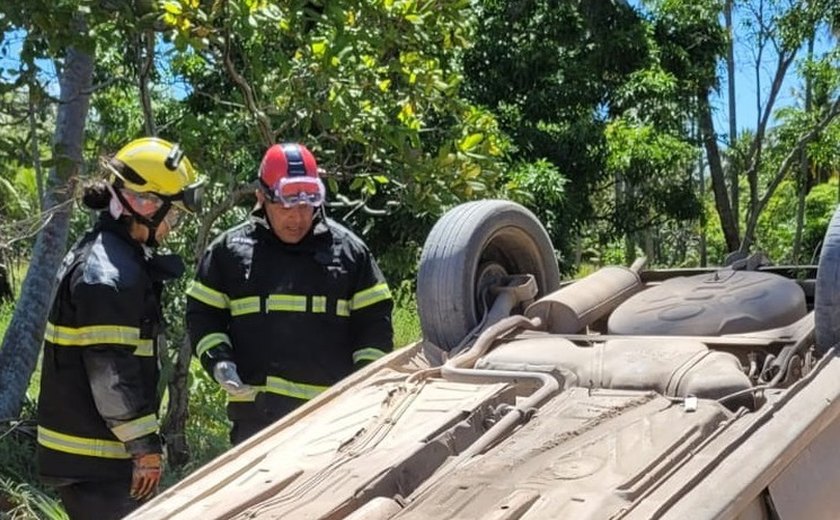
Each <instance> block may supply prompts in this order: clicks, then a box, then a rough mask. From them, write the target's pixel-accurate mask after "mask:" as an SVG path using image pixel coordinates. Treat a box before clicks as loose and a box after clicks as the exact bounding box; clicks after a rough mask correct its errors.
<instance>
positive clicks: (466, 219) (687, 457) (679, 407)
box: [132, 201, 840, 520]
mask: <svg viewBox="0 0 840 520" xmlns="http://www.w3.org/2000/svg"><path fill="white" fill-rule="evenodd" d="M838 215H840V212H838V214H835V216H834V219H833V220H832V222H831V225H830V227H829V230H828V233H827V234H826V239H825V241H824V245H823V248H822V252H821V256H820V262H819V265H818V266H772V265H767V262H766V261H765V259H763V258H762V257H760V256H754V257H749V258H743V259H741V260H739V261H736V262H734V263H733V264H732V265H729V266H727V267H724V268H716V269H681V270H648V269H645V264H644V261H639V262H637V263H635V264H634V265H632V266H630V267H619V266H612V267H605V268H602V269H600V270H598V271H596V272H594V273H593V274H591V275H589V276H587V277H585V278H582V279H579V280H576V281H573V282H569V283H561V281H560V277H559V274H558V271H557V264H556V261H555V257H554V251H553V248H552V246H551V244H550V242H549V240H548V236H547V234H546V232H545V230H544V229H543V227H542V226H541V224H540V223H539V222H538V221H537V220H536V218H535V217H534V216H533V215H532V214H531V213H530V212H528V211H527V210H526V209H524V208H522V207H521V206H518V205H516V204H514V203H511V202H507V201H479V202H471V203H467V204H463V205H461V206H457V207H456V208H454V209H452V210H451V211H450V212H448V213H447V214H445V215H444V216H443V217H442V218H441V220H440V221H438V223H437V224H436V225H435V227H434V229H433V230H432V232H431V234H430V235H429V237H428V239H427V241H426V244H425V246H424V250H423V255H422V258H421V264H420V271H419V276H418V282H417V286H418V289H417V300H418V306H419V312H420V320H421V325H422V329H423V336H424V339H423V341H420V342H418V343H416V344H414V345H411V346H409V347H406V348H404V349H401V350H398V351H396V352H393V353H392V354H390V355H388V356H386V357H384V358H382V359H380V360H378V361H377V362H375V363H373V364H371V365H369V366H368V367H366V368H365V369H363V370H362V371H360V372H358V373H355V374H353V375H352V376H351V377H349V378H347V379H345V380H344V381H342V382H340V383H339V384H337V385H335V386H334V387H332V388H331V389H330V390H328V391H327V392H324V393H323V394H321V395H320V396H319V397H317V398H316V399H314V400H312V401H311V402H309V403H307V404H306V405H305V406H303V407H302V408H300V409H298V410H297V411H295V412H294V413H292V414H290V415H289V416H287V417H285V418H283V419H281V420H280V421H278V422H277V423H275V424H274V425H272V426H271V427H269V428H267V429H265V430H264V431H262V432H261V433H260V434H258V435H257V436H255V437H253V438H251V439H250V440H249V441H247V442H246V443H245V444H243V445H240V446H237V447H235V448H233V449H231V450H230V451H228V452H227V453H225V454H223V455H222V456H220V457H218V458H217V459H215V460H213V461H212V462H210V463H209V464H207V465H206V466H204V467H203V468H201V469H199V470H198V471H196V472H195V473H193V474H192V475H190V476H189V477H187V478H186V479H185V480H183V481H182V482H180V483H178V484H177V485H175V486H173V487H172V488H170V489H168V490H166V491H165V492H164V493H163V494H162V495H161V496H159V497H157V498H156V499H155V500H153V501H152V502H150V503H148V504H146V505H145V506H144V507H143V508H141V509H140V510H138V511H136V512H135V513H134V514H133V515H132V518H173V519H175V518H178V519H181V518H183V519H195V518H202V519H206V520H210V519H215V518H242V519H245V518H261V519H263V518H265V519H268V518H284V519H324V520H326V519H336V520H337V519H348V520H362V519H364V520H386V519H394V520H406V519H429V520H430V519H439V518H458V519H475V520H514V519H516V520H519V519H522V520H536V519H555V518H576V519H582V518H592V519H607V518H609V519H613V518H615V519H618V518H627V519H646V518H674V519H685V518H691V519H706V518H740V519H764V518H767V519H770V518H783V519H788V518H792V519H802V518H808V519H820V518H837V517H838V516H840V493H836V492H835V490H836V489H837V486H838V485H840V450H837V449H836V445H837V443H838V442H840V417H839V416H840V399H838V398H840V361H838V359H837V358H836V357H835V355H834V347H835V344H836V343H837V342H838V340H840V294H838V293H840V291H838V288H840V216H838Z"/></svg>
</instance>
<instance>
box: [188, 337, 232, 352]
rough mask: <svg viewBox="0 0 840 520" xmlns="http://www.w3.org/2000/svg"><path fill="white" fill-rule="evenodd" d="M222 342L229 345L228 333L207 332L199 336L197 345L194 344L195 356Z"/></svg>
mask: <svg viewBox="0 0 840 520" xmlns="http://www.w3.org/2000/svg"><path fill="white" fill-rule="evenodd" d="M222 343H224V344H225V345H230V337H228V335H227V334H225V333H224V332H213V333H212V334H208V335H206V336H204V337H203V338H201V341H199V342H198V345H196V346H195V356H196V357H198V358H200V357H201V355H202V354H204V353H205V352H207V351H208V350H210V349H211V348H213V347H215V346H216V345H220V344H222Z"/></svg>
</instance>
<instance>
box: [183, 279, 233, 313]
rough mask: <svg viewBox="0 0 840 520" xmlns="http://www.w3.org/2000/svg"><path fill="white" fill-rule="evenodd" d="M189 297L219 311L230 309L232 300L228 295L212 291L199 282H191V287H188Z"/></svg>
mask: <svg viewBox="0 0 840 520" xmlns="http://www.w3.org/2000/svg"><path fill="white" fill-rule="evenodd" d="M187 296H190V297H192V298H195V299H196V300H198V301H200V302H201V303H206V304H207V305H209V306H211V307H216V308H218V309H227V308H229V307H230V300H229V299H228V297H227V295H226V294H224V293H220V292H219V291H217V290H215V289H211V288H210V287H207V286H206V285H204V284H202V283H201V282H199V281H198V280H193V281H192V282H190V285H189V287H187Z"/></svg>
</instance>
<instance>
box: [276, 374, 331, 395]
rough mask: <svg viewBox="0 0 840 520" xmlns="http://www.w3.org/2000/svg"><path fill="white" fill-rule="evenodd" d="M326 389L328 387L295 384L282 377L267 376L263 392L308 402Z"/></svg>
mask: <svg viewBox="0 0 840 520" xmlns="http://www.w3.org/2000/svg"><path fill="white" fill-rule="evenodd" d="M327 388H329V387H328V386H320V385H309V384H306V383H295V382H293V381H288V380H286V379H283V378H282V377H274V376H268V377H267V378H266V382H265V387H264V388H263V390H265V391H266V392H271V393H273V394H279V395H285V396H287V397H294V398H296V399H303V400H304V401H308V400H309V399H312V398H313V397H315V396H317V395H318V394H320V393H321V392H323V391H324V390H326V389H327Z"/></svg>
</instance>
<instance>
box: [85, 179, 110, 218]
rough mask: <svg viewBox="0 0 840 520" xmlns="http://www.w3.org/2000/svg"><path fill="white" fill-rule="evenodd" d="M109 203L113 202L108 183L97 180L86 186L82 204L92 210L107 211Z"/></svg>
mask: <svg viewBox="0 0 840 520" xmlns="http://www.w3.org/2000/svg"><path fill="white" fill-rule="evenodd" d="M109 202H111V192H110V190H108V183H107V182H106V181H104V180H97V181H93V182H91V183H90V184H87V185H85V187H84V191H83V194H82V204H84V205H85V206H87V207H89V208H90V209H92V210H95V211H100V210H103V209H106V208H107V207H108V203H109Z"/></svg>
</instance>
